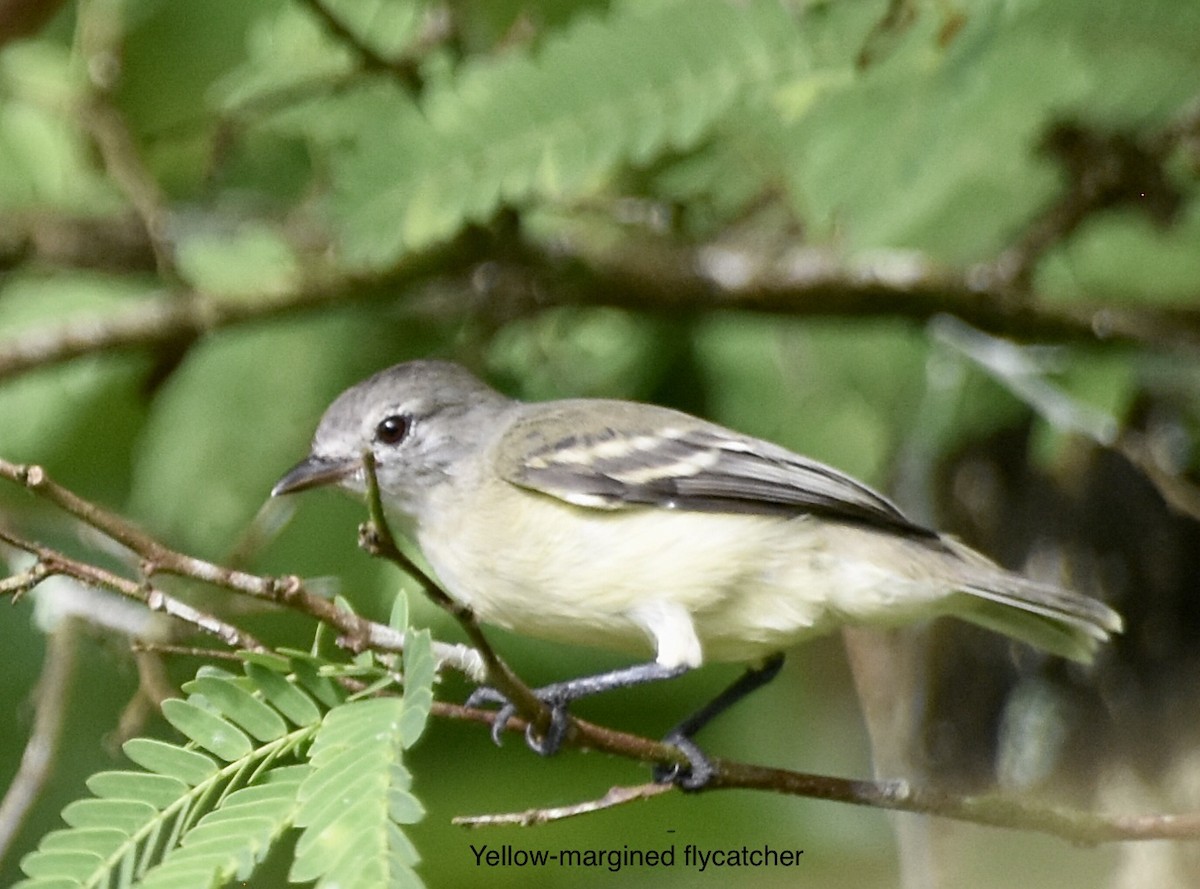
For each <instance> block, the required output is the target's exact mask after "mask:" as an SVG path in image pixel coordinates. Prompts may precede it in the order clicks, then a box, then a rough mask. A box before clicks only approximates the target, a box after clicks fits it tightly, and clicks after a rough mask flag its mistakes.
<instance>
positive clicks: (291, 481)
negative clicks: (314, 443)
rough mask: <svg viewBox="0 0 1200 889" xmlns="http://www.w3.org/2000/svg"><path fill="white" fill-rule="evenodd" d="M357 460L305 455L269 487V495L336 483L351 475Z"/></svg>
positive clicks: (359, 462) (360, 464) (355, 469)
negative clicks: (273, 485)
mask: <svg viewBox="0 0 1200 889" xmlns="http://www.w3.org/2000/svg"><path fill="white" fill-rule="evenodd" d="M361 466H362V462H361V461H359V460H338V459H334V458H332V457H317V456H309V457H305V458H304V459H303V460H301V461H300V462H299V463H297V464H296V465H295V466H293V467H292V468H291V469H289V470H288V471H287V473H286V474H285V475H284V476H283V478H281V479H280V480H279V481H277V482H276V483H275V487H273V488H272V489H271V496H272V497H278V496H279V495H281V494H294V493H295V492H296V491H306V490H308V489H309V488H317V487H320V486H321V485H336V484H337V483H338V482H340V481H342V480H343V479H345V478H347V477H348V476H351V475H353V474H354V473H355V472H356V471H357V470H358V469H359V468H360V467H361Z"/></svg>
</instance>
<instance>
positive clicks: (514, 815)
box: [450, 784, 675, 827]
mask: <svg viewBox="0 0 1200 889" xmlns="http://www.w3.org/2000/svg"><path fill="white" fill-rule="evenodd" d="M674 789H675V788H674V787H673V786H672V785H670V784H638V785H636V786H634V787H610V788H609V790H608V793H606V794H604V796H602V797H600V798H599V799H594V800H587V801H585V802H581V803H574V804H572V805H569V806H549V807H546V808H541V809H526V810H525V811H524V812H504V813H500V814H493V815H459V816H456V817H454V818H451V819H450V823H451V824H456V825H458V826H459V827H497V826H500V825H514V826H517V827H532V826H533V825H535V824H546V823H548V822H550V821H562V820H564V819H566V818H574V817H576V816H577V815H590V814H592V813H593V812H600V811H603V810H604V809H611V808H614V807H615V806H623V805H625V804H626V803H631V802H636V801H638V800H645V799H650V798H651V797H655V796H658V795H659V794H663V793H669V792H670V791H672V790H674Z"/></svg>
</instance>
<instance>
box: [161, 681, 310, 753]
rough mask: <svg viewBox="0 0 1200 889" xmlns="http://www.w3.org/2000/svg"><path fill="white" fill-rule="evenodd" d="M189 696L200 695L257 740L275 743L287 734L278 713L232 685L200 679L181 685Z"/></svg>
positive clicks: (229, 682) (285, 725)
mask: <svg viewBox="0 0 1200 889" xmlns="http://www.w3.org/2000/svg"><path fill="white" fill-rule="evenodd" d="M183 690H184V691H186V692H187V693H188V694H197V695H203V696H204V697H205V698H206V699H207V700H209V701H211V702H212V703H213V704H215V705H216V706H217V708H218V709H219V710H220V711H221V713H222V714H223V715H224V716H225V717H226V718H228V719H230V720H231V721H233V722H235V723H237V724H238V725H240V726H241V727H242V728H244V729H245V730H246V731H247V732H249V733H250V735H251V737H254V738H257V739H258V740H259V741H274V740H275V739H276V738H278V737H281V736H282V735H283V734H284V733H285V732H287V723H285V722H284V721H283V718H282V717H281V716H280V715H279V713H278V712H277V711H275V710H274V709H272V708H271V707H270V706H268V705H267V704H265V703H263V702H262V701H260V700H259V699H258V698H256V697H254V695H252V694H250V693H249V692H247V691H246V690H245V689H243V688H241V687H240V686H238V685H237V684H236V683H235V682H233V681H230V680H228V679H222V678H218V677H216V676H199V677H197V678H196V679H193V680H192V681H190V682H187V683H185V684H184V686H183Z"/></svg>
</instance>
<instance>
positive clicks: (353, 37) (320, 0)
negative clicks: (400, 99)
mask: <svg viewBox="0 0 1200 889" xmlns="http://www.w3.org/2000/svg"><path fill="white" fill-rule="evenodd" d="M301 2H302V3H303V5H304V6H305V7H306V8H307V9H308V10H309V11H310V12H311V13H312V14H313V15H314V16H315V17H316V18H317V19H318V20H319V21H320V22H321V24H322V25H324V27H325V29H326V30H327V31H329V33H330V34H332V35H333V36H334V37H335V38H337V39H338V40H339V41H341V42H342V43H343V44H344V45H345V46H347V47H349V48H350V49H351V50H352V51H353V52H354V54H355V55H357V56H358V57H359V59H360V60H361V62H362V63H363V65H364V67H365V68H366V69H367V70H368V71H381V72H385V73H387V74H389V75H391V76H392V77H394V78H395V79H396V80H397V81H398V82H399V83H400V84H401V85H402V86H403V87H404V88H405V89H406V90H408V91H409V92H410V93H412V94H414V95H416V94H419V93H420V92H421V90H422V89H424V87H425V79H424V78H423V77H422V76H421V68H420V60H421V59H422V58H424V57H425V55H426V53H428V52H429V50H430V49H432V48H433V47H434V46H435V45H436V44H438V43H441V42H442V41H444V40H445V39H446V38H447V37H448V36H449V35H450V34H451V33H452V32H453V27H452V18H451V15H450V12H449V10H448V9H444V8H433V9H430V10H426V26H425V27H424V29H423V30H422V33H421V34H420V35H419V36H418V39H417V41H416V44H417V45H416V46H415V47H413V48H412V49H410V50H408V51H407V52H405V53H404V55H402V56H401V57H400V58H396V59H389V58H387V57H386V56H384V55H381V54H380V53H379V52H377V51H376V50H375V49H374V48H373V47H372V46H370V45H369V44H368V43H366V42H365V41H364V40H363V39H362V37H361V36H360V35H359V34H357V33H355V31H354V30H353V29H352V28H350V27H349V26H348V25H347V24H346V23H345V22H343V21H342V20H341V18H339V17H338V15H337V14H336V13H335V12H334V11H333V10H332V9H330V8H329V7H328V6H327V5H326V4H325V2H324V0H301Z"/></svg>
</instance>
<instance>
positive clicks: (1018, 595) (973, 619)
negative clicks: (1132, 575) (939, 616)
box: [943, 538, 1122, 663]
mask: <svg viewBox="0 0 1200 889" xmlns="http://www.w3.org/2000/svg"><path fill="white" fill-rule="evenodd" d="M943 542H944V543H946V544H947V545H948V546H949V547H950V548H951V549H952V550H953V551H954V553H955V555H957V556H958V557H959V558H961V559H963V560H964V561H966V562H968V563H970V564H971V566H972V569H973V570H970V571H968V572H966V577H961V575H960V577H961V580H960V583H959V589H960V590H961V591H962V592H963V593H964V594H965V596H964V597H963V598H962V599H960V600H959V601H958V602H956V603H955V608H954V615H955V616H956V617H959V618H961V619H962V620H965V621H969V622H970V623H973V624H978V625H979V626H981V627H986V628H987V629H989V630H994V631H995V632H998V633H1003V634H1004V635H1006V636H1010V637H1012V638H1014V639H1019V640H1020V641H1022V642H1026V643H1028V644H1030V645H1032V646H1034V647H1035V648H1039V649H1041V650H1043V651H1047V652H1050V653H1051V654H1056V655H1059V656H1060V657H1065V658H1069V659H1070V660H1073V661H1080V662H1082V663H1090V662H1091V660H1092V659H1093V657H1094V656H1095V654H1096V649H1097V648H1098V647H1099V646H1100V645H1101V643H1104V642H1107V641H1108V640H1109V639H1110V637H1111V636H1112V635H1113V634H1114V633H1120V632H1121V629H1122V621H1121V615H1119V614H1118V613H1117V612H1115V611H1114V610H1113V609H1111V608H1109V607H1108V606H1107V605H1105V604H1104V603H1103V602H1101V601H1099V600H1097V599H1093V598H1091V597H1090V596H1084V595H1080V594H1079V593H1075V592H1072V591H1070V590H1065V589H1063V588H1062V587H1059V586H1055V585H1054V584H1049V583H1041V582H1039V581H1036V580H1030V579H1029V578H1027V577H1022V576H1021V575H1019V574H1013V573H1011V572H1008V571H1005V570H1004V569H1003V568H1000V567H999V566H997V565H996V564H994V563H993V562H991V561H990V560H988V559H986V558H984V557H983V556H981V555H980V554H979V553H977V552H975V551H974V550H972V549H969V548H968V547H966V546H964V545H962V544H960V543H958V542H957V541H953V540H951V539H947V538H943Z"/></svg>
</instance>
